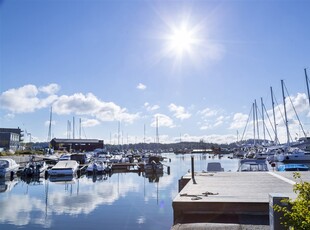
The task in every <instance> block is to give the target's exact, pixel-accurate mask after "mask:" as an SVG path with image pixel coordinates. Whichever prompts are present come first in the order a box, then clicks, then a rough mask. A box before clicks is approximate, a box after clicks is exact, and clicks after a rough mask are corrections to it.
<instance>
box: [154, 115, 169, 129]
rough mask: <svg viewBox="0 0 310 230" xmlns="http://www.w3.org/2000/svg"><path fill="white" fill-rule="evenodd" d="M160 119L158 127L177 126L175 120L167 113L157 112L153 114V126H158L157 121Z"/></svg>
mask: <svg viewBox="0 0 310 230" xmlns="http://www.w3.org/2000/svg"><path fill="white" fill-rule="evenodd" d="M157 121H158V127H169V128H173V127H175V124H174V123H173V120H172V119H171V118H170V117H168V116H167V115H164V114H160V113H157V114H155V115H154V116H153V122H152V123H151V126H152V127H156V123H157Z"/></svg>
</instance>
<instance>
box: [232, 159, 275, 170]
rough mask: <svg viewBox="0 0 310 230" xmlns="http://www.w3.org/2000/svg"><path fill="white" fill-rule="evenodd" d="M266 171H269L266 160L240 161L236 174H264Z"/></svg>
mask: <svg viewBox="0 0 310 230" xmlns="http://www.w3.org/2000/svg"><path fill="white" fill-rule="evenodd" d="M266 171H269V170H268V165H267V163H266V160H261V159H242V160H240V161H239V168H238V172H266Z"/></svg>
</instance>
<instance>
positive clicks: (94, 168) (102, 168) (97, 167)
mask: <svg viewBox="0 0 310 230" xmlns="http://www.w3.org/2000/svg"><path fill="white" fill-rule="evenodd" d="M106 168H107V167H106V165H105V164H104V162H102V161H99V160H97V161H93V162H91V163H89V165H88V166H87V169H86V171H87V173H105V172H106Z"/></svg>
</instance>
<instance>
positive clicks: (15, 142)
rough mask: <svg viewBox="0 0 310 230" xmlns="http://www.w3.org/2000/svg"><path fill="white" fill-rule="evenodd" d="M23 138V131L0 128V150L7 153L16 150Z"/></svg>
mask: <svg viewBox="0 0 310 230" xmlns="http://www.w3.org/2000/svg"><path fill="white" fill-rule="evenodd" d="M23 136H24V135H23V131H22V130H21V129H20V128H17V129H14V128H0V148H1V149H3V150H9V151H16V150H18V149H19V148H20V142H22V141H23Z"/></svg>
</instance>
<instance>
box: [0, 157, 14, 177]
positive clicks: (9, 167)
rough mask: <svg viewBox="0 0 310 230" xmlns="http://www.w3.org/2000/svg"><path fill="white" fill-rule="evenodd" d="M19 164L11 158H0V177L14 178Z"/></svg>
mask: <svg viewBox="0 0 310 230" xmlns="http://www.w3.org/2000/svg"><path fill="white" fill-rule="evenodd" d="M18 169H19V164H17V163H16V161H15V160H13V159H11V158H0V177H6V176H14V174H15V173H16V172H17V171H18Z"/></svg>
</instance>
